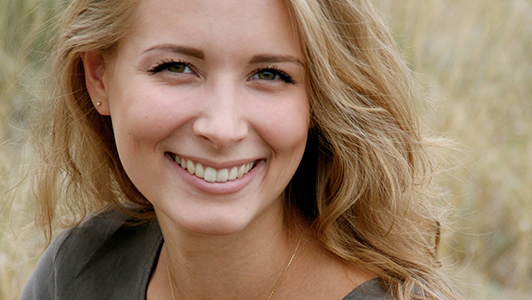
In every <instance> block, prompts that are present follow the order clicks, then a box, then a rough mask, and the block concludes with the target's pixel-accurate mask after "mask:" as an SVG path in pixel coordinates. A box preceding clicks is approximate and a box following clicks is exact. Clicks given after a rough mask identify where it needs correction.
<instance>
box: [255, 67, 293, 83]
mask: <svg viewBox="0 0 532 300" xmlns="http://www.w3.org/2000/svg"><path fill="white" fill-rule="evenodd" d="M251 79H258V80H266V81H275V80H282V81H284V82H286V83H290V84H295V83H296V82H295V81H294V80H293V79H292V77H291V76H290V75H288V74H286V73H285V72H283V71H281V70H279V69H278V68H277V67H270V68H264V69H259V70H257V71H256V72H255V73H254V74H253V75H252V76H251Z"/></svg>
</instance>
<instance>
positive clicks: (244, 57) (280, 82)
mask: <svg viewBox="0 0 532 300" xmlns="http://www.w3.org/2000/svg"><path fill="white" fill-rule="evenodd" d="M139 12H140V16H139V18H138V20H136V22H135V25H134V26H133V28H132V29H131V30H132V31H131V34H130V35H128V37H127V38H125V39H124V40H123V41H121V43H120V45H119V47H118V51H117V55H116V57H114V58H113V60H112V61H111V62H110V63H109V65H107V66H106V70H105V73H104V76H103V81H102V82H103V86H104V89H105V93H106V95H107V97H106V101H102V102H103V105H102V106H100V107H98V109H99V111H100V112H101V113H103V114H110V116H111V119H112V122H113V128H114V132H115V137H116V144H117V147H118V153H119V155H120V159H121V162H122V164H123V166H124V168H125V170H126V172H127V174H128V176H129V177H130V179H131V180H132V182H133V183H134V184H135V185H136V187H137V188H138V189H139V191H140V192H142V194H143V195H144V196H145V197H146V198H147V199H148V200H149V201H150V202H151V203H152V204H153V205H154V207H155V209H156V211H157V213H158V215H159V218H165V219H166V220H170V221H172V222H174V223H175V224H176V225H177V226H178V227H180V228H183V229H186V230H189V231H193V232H198V233H207V234H231V233H235V232H238V231H240V230H243V229H245V228H246V227H247V226H249V225H250V224H252V223H254V222H255V223H256V222H259V221H260V220H276V222H277V221H278V220H279V219H280V218H282V201H283V196H282V195H283V190H284V189H285V187H286V185H287V184H288V182H289V181H290V179H291V178H292V176H293V174H294V172H295V170H296V168H297V166H298V165H299V162H300V160H301V157H302V155H303V152H304V148H305V143H306V139H307V131H308V124H309V103H308V98H307V93H306V89H305V71H304V70H305V69H304V60H303V56H302V53H301V47H300V44H299V42H298V40H297V38H296V35H295V34H294V32H293V26H292V24H291V21H290V19H289V15H288V11H287V8H286V6H285V4H284V2H283V1H282V0H268V1H265V0H216V1H214V0H211V1H209V0H194V1H177V0H143V1H142V2H141V4H140V9H139ZM93 100H94V99H93ZM107 105H108V106H107Z"/></svg>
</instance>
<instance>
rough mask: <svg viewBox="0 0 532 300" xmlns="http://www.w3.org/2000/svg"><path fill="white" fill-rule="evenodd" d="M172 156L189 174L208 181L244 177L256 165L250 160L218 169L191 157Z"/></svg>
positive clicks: (225, 180) (223, 180)
mask: <svg viewBox="0 0 532 300" xmlns="http://www.w3.org/2000/svg"><path fill="white" fill-rule="evenodd" d="M172 157H173V158H174V160H175V161H176V163H177V164H179V165H180V166H181V168H183V169H185V170H187V171H188V173H189V174H191V175H195V176H196V177H199V178H201V179H203V180H205V181H207V182H227V181H231V180H235V179H238V178H242V176H244V175H246V174H247V173H248V172H249V171H250V170H251V169H253V167H254V166H255V162H250V163H246V164H243V165H239V166H234V167H230V168H224V169H220V170H216V169H214V168H212V167H207V166H203V165H202V164H201V163H196V162H194V161H192V160H190V159H186V158H180V157H179V156H177V155H172Z"/></svg>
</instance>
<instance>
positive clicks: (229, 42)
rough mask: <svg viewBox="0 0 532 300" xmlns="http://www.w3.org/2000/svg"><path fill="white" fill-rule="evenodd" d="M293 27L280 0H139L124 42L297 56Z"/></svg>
mask: <svg viewBox="0 0 532 300" xmlns="http://www.w3.org/2000/svg"><path fill="white" fill-rule="evenodd" d="M294 28H295V27H294V26H293V24H292V22H291V19H290V14H289V12H288V8H287V5H286V3H285V2H284V1H283V0H193V1H187V0H142V1H140V3H139V6H138V12H137V19H136V20H135V22H134V25H133V26H132V28H131V32H130V35H129V36H128V37H127V38H126V40H129V42H134V43H135V44H136V47H138V48H146V47H150V45H151V46H153V45H154V44H162V43H166V44H168V43H172V44H182V45H191V46H194V47H200V48H202V49H210V50H216V51H217V52H218V53H220V54H223V53H224V52H230V51H236V50H258V49H262V50H263V51H264V52H271V51H275V52H284V53H287V52H291V53H290V54H292V55H297V56H300V52H301V51H300V48H301V47H300V43H299V40H298V38H297V34H296V33H295V29H294ZM287 54H288V53H287Z"/></svg>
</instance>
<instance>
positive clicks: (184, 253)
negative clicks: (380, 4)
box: [21, 0, 455, 300]
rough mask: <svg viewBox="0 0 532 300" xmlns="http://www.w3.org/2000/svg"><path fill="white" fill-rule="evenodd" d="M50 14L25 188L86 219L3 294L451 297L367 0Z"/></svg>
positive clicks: (107, 7)
mask: <svg viewBox="0 0 532 300" xmlns="http://www.w3.org/2000/svg"><path fill="white" fill-rule="evenodd" d="M62 29H63V31H62V32H61V34H60V36H59V37H58V43H57V49H56V52H55V61H54V63H55V68H54V72H55V73H54V74H56V82H55V95H56V96H55V97H54V100H55V102H54V103H53V105H51V106H50V107H51V112H44V115H45V116H46V115H47V114H48V115H51V116H53V120H51V122H52V123H51V124H52V126H51V135H50V134H46V135H43V136H46V137H50V140H47V141H44V142H42V141H41V142H40V144H43V145H48V146H47V148H46V149H42V150H43V154H44V155H43V158H42V159H43V161H44V162H45V164H44V165H43V170H41V171H39V173H38V176H37V183H38V186H37V197H38V199H39V200H40V203H41V222H42V224H43V225H44V226H45V227H46V228H50V226H51V224H52V223H53V222H54V220H55V214H56V211H57V209H58V208H59V207H67V208H69V209H70V210H69V211H70V212H71V214H72V216H79V215H82V216H83V217H84V218H83V220H79V219H78V221H79V224H77V225H75V226H73V227H71V228H70V229H68V230H66V231H65V232H63V233H61V234H60V236H59V237H57V238H56V239H55V240H54V241H53V242H52V244H51V245H50V246H49V247H48V249H47V251H46V252H45V253H44V255H43V257H42V259H41V261H40V263H39V265H38V266H37V269H36V271H35V273H34V275H33V276H32V278H31V279H30V281H29V283H28V285H27V286H26V288H25V290H24V292H23V294H22V296H21V299H73V298H83V299H350V300H353V299H411V298H412V299H455V296H454V292H453V290H452V288H451V287H450V285H449V284H447V281H446V279H445V276H444V275H442V274H440V273H439V271H438V266H439V264H440V263H439V260H438V258H437V246H438V237H439V224H440V223H439V222H440V220H438V218H437V217H436V216H437V211H436V210H433V209H432V206H430V203H429V200H430V199H429V197H428V195H429V194H430V193H429V192H430V191H429V190H428V186H427V185H426V184H425V180H426V179H427V178H428V177H430V174H428V170H430V168H429V166H430V158H429V157H427V156H426V155H425V154H424V152H425V143H426V142H425V140H424V138H423V137H422V136H421V135H420V133H419V130H418V128H417V118H416V116H415V115H414V113H413V112H412V107H411V106H412V105H413V101H414V100H416V97H415V95H414V91H415V89H416V88H415V85H414V83H413V81H412V80H411V75H410V71H409V70H408V68H406V67H405V64H404V62H403V61H402V60H401V58H400V57H401V56H400V54H399V53H398V51H397V50H396V49H395V46H394V43H393V39H392V38H391V37H390V34H389V32H388V30H387V29H386V28H385V27H383V25H382V22H381V21H380V19H379V16H378V13H377V12H376V11H375V10H374V9H373V8H372V6H371V4H370V3H369V2H367V1H342V2H340V1H331V2H328V1H306V0H305V1H303V0H301V1H299V0H293V1H282V0H269V1H255V0H253V1H249V0H246V1H238V0H223V1H208V0H197V1H179V0H140V1H111V0H100V1H95V0H76V1H73V2H72V3H71V5H70V7H69V9H68V11H67V12H66V14H65V22H64V24H63V26H62ZM47 124H48V123H46V120H45V121H44V122H43V128H49V126H47ZM65 187H66V188H65ZM48 233H49V232H48Z"/></svg>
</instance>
